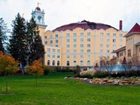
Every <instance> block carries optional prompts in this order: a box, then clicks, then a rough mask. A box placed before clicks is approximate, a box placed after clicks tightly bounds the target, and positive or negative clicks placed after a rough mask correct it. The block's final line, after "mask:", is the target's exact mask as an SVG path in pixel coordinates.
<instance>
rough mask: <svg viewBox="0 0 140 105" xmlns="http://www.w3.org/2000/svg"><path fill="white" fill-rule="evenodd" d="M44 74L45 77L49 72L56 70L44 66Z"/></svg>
mask: <svg viewBox="0 0 140 105" xmlns="http://www.w3.org/2000/svg"><path fill="white" fill-rule="evenodd" d="M43 68H44V74H45V75H47V74H48V73H50V72H55V71H56V69H55V68H54V67H50V66H44V67H43Z"/></svg>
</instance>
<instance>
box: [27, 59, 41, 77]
mask: <svg viewBox="0 0 140 105" xmlns="http://www.w3.org/2000/svg"><path fill="white" fill-rule="evenodd" d="M26 70H27V73H28V74H32V75H43V74H44V69H43V65H42V64H41V61H40V60H35V61H34V62H33V63H32V64H31V65H30V66H27V68H26Z"/></svg>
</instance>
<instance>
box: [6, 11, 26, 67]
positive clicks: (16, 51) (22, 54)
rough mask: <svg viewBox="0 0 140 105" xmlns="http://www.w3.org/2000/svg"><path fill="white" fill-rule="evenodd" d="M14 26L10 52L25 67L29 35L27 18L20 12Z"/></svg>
mask: <svg viewBox="0 0 140 105" xmlns="http://www.w3.org/2000/svg"><path fill="white" fill-rule="evenodd" d="M12 27H13V30H12V35H11V38H10V40H9V42H10V44H9V52H10V54H11V55H12V56H13V57H14V58H15V59H16V60H18V61H19V62H20V64H21V65H22V67H23V66H24V65H25V63H26V57H27V41H26V37H27V36H26V23H25V19H24V18H22V17H21V16H20V14H19V13H18V14H17V16H16V18H15V20H14V21H13V25H12Z"/></svg>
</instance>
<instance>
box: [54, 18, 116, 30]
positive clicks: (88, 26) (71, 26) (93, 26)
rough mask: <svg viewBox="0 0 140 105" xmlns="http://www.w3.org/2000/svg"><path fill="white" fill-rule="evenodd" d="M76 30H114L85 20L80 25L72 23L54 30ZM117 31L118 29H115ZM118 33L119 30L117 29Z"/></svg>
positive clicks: (108, 26)
mask: <svg viewBox="0 0 140 105" xmlns="http://www.w3.org/2000/svg"><path fill="white" fill-rule="evenodd" d="M75 28H82V29H84V30H87V29H92V30H94V29H97V30H99V29H104V30H106V29H108V28H114V27H112V26H110V25H107V24H102V23H95V22H89V21H86V20H83V21H81V22H79V23H71V24H67V25H63V26H60V27H58V28H56V29H54V30H53V31H66V30H73V29H75ZM114 29H116V28H114ZM116 30H117V31H118V29H116Z"/></svg>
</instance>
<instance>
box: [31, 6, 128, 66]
mask: <svg viewBox="0 0 140 105" xmlns="http://www.w3.org/2000/svg"><path fill="white" fill-rule="evenodd" d="M32 16H33V17H34V19H35V20H36V22H37V24H38V25H39V30H40V35H41V37H42V41H43V44H44V46H45V65H48V66H61V67H75V66H77V65H79V66H80V67H89V68H90V67H93V66H94V65H95V64H96V63H99V62H100V59H101V58H102V57H106V58H107V59H108V60H109V59H111V58H112V57H113V55H114V54H113V53H112V51H113V50H116V49H118V48H120V47H123V46H125V45H126V41H125V38H124V35H125V34H126V32H123V31H122V21H120V27H119V29H117V28H115V27H113V26H111V25H108V24H103V23H96V22H89V21H86V20H83V21H81V22H76V23H70V24H66V25H63V26H60V27H57V28H56V29H54V30H52V31H49V30H45V29H46V25H45V23H44V11H42V10H41V9H40V8H39V7H36V9H35V11H33V12H32Z"/></svg>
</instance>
